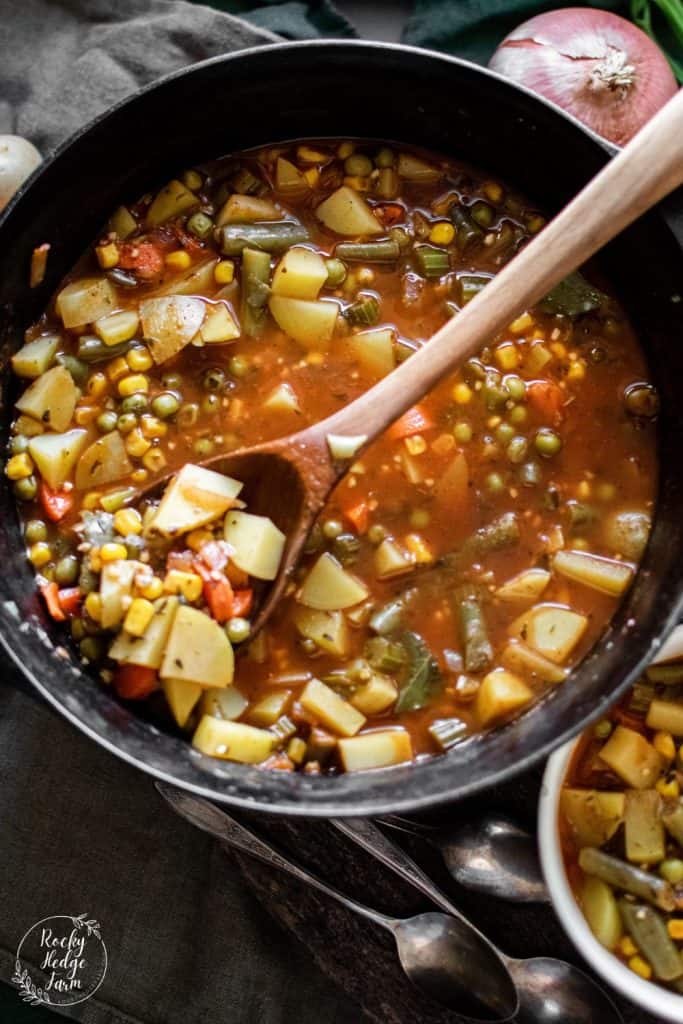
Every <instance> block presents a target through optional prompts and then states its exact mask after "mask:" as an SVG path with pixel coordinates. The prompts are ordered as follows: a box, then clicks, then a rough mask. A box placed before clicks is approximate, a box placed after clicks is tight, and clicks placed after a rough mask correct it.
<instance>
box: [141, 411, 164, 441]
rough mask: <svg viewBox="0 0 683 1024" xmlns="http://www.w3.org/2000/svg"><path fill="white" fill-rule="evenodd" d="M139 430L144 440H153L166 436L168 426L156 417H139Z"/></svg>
mask: <svg viewBox="0 0 683 1024" xmlns="http://www.w3.org/2000/svg"><path fill="white" fill-rule="evenodd" d="M140 430H141V431H142V433H143V435H144V436H145V437H146V438H149V439H150V440H154V438H156V437H165V436H166V434H167V433H168V424H167V423H164V422H163V420H160V419H158V417H156V416H149V415H145V416H141V417H140Z"/></svg>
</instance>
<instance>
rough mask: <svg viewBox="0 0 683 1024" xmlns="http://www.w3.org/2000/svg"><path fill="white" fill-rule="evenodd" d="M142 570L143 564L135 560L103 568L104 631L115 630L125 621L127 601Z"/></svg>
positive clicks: (119, 562)
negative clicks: (136, 576)
mask: <svg viewBox="0 0 683 1024" xmlns="http://www.w3.org/2000/svg"><path fill="white" fill-rule="evenodd" d="M141 568H142V563H141V562H137V561H134V560H133V559H130V560H127V561H124V560H123V559H121V560H120V561H117V562H107V563H106V564H105V565H103V566H102V575H101V576H100V597H101V599H102V616H101V618H100V623H101V625H102V627H103V629H113V627H114V626H118V625H119V623H120V622H121V621H122V620H123V617H124V615H125V613H126V599H127V598H130V596H131V593H132V590H133V580H134V579H135V574H136V573H137V572H138V570H139V569H141Z"/></svg>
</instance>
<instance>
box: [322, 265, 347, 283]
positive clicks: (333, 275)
mask: <svg viewBox="0 0 683 1024" xmlns="http://www.w3.org/2000/svg"><path fill="white" fill-rule="evenodd" d="M325 269H326V270H327V280H326V281H325V288H338V287H339V285H340V284H343V283H344V281H345V280H346V267H345V266H344V264H343V263H342V261H341V260H337V259H328V260H325Z"/></svg>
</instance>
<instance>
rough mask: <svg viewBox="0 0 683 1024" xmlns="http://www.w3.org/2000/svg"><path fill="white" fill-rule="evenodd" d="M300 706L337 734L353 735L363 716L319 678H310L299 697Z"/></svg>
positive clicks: (359, 726) (361, 722)
mask: <svg viewBox="0 0 683 1024" xmlns="http://www.w3.org/2000/svg"><path fill="white" fill-rule="evenodd" d="M299 702H300V704H301V706H302V707H303V708H304V709H305V710H306V711H310V713H311V714H312V715H315V717H316V718H317V719H318V720H319V721H320V722H322V724H323V725H325V726H327V728H328V729H331V730H332V731H333V732H336V733H337V734H338V735H339V736H355V734H356V733H357V732H358V730H359V729H361V728H362V727H363V725H364V724H365V716H364V715H362V714H361V713H360V711H357V710H356V709H355V708H354V707H352V706H351V705H350V704H349V702H348V701H346V700H344V699H343V698H342V697H340V696H339V694H337V693H335V692H334V690H332V689H330V687H329V686H326V685H325V683H322V682H321V681H320V680H319V679H311V680H310V681H309V682H308V683H306V686H305V687H304V689H303V690H302V692H301V695H300V697H299Z"/></svg>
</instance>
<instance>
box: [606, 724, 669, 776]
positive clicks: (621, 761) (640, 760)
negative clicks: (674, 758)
mask: <svg viewBox="0 0 683 1024" xmlns="http://www.w3.org/2000/svg"><path fill="white" fill-rule="evenodd" d="M600 757H601V759H602V760H603V761H604V762H605V764H606V765H607V766H608V767H609V768H611V769H612V771H613V772H614V773H615V774H616V775H618V776H619V778H620V779H623V780H624V782H625V783H626V785H627V786H631V787H632V788H633V789H650V788H652V786H653V785H654V783H655V782H656V780H657V776H658V775H659V773H660V771H661V770H662V759H661V757H660V756H659V754H658V753H657V751H656V750H655V748H654V747H653V746H652V744H651V743H648V741H647V740H646V739H645V737H644V736H641V734H640V733H639V732H636V731H635V729H627V728H626V727H625V726H623V725H618V726H617V727H616V729H615V730H614V732H613V733H612V735H611V736H610V738H609V739H608V740H607V743H605V745H604V747H602V749H601V751H600Z"/></svg>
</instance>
